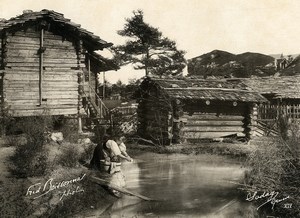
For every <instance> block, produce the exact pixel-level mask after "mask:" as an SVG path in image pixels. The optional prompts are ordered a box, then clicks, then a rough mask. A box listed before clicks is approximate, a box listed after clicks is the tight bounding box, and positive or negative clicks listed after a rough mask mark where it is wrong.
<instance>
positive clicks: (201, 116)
mask: <svg viewBox="0 0 300 218" xmlns="http://www.w3.org/2000/svg"><path fill="white" fill-rule="evenodd" d="M182 118H186V119H188V120H189V119H191V120H236V121H242V120H244V117H243V116H234V115H219V116H216V114H194V115H192V116H189V115H187V114H184V115H183V116H182Z"/></svg>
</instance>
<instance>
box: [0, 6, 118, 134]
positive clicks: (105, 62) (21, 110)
mask: <svg viewBox="0 0 300 218" xmlns="http://www.w3.org/2000/svg"><path fill="white" fill-rule="evenodd" d="M111 45H112V43H109V42H106V41H104V40H102V39H101V38H100V37H99V36H96V35H94V34H93V33H92V32H89V31H87V30H86V29H83V28H81V26H80V25H79V24H76V23H73V22H72V21H71V20H70V19H67V18H65V17H64V15H63V14H61V13H57V12H55V11H51V10H42V11H39V12H33V11H31V10H25V11H23V14H21V15H19V16H16V17H14V18H11V19H9V20H5V19H1V20H0V52H1V53H0V106H1V111H0V112H1V115H2V116H3V115H4V113H5V114H8V115H10V116H12V117H24V116H40V115H44V114H46V115H51V116H52V115H53V116H56V115H64V116H70V117H74V118H78V121H79V124H80V114H81V111H82V109H83V107H84V106H86V105H88V106H86V107H87V108H88V107H89V108H90V111H93V113H94V114H97V113H98V115H99V113H101V111H102V109H103V108H104V107H105V106H104V105H101V99H100V98H99V97H98V95H97V93H96V91H95V90H97V88H96V87H97V81H98V80H97V73H99V72H103V71H108V70H117V69H118V66H116V64H115V63H114V62H113V61H111V60H109V59H106V58H104V57H102V56H101V55H100V54H98V53H96V52H95V51H97V50H103V49H105V48H108V47H110V46H111ZM92 108H93V110H92ZM90 114H92V112H91V113H90ZM100 115H101V114H100ZM79 128H80V126H79Z"/></svg>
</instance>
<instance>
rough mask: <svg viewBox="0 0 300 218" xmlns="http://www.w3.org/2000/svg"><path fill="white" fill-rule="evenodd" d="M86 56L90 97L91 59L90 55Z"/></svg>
mask: <svg viewBox="0 0 300 218" xmlns="http://www.w3.org/2000/svg"><path fill="white" fill-rule="evenodd" d="M87 58H88V76H89V97H91V95H92V94H91V88H90V85H91V60H90V56H89V55H88V56H87Z"/></svg>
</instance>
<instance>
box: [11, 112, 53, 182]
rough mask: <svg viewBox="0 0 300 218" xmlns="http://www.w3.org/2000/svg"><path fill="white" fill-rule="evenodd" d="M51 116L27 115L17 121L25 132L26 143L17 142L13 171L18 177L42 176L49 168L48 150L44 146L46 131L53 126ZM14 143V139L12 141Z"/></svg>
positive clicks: (17, 125)
mask: <svg viewBox="0 0 300 218" xmlns="http://www.w3.org/2000/svg"><path fill="white" fill-rule="evenodd" d="M51 124H52V121H51V117H46V116H45V117H25V118H21V119H20V120H18V122H16V123H15V127H14V128H15V129H18V130H19V131H21V132H22V133H24V137H25V143H17V141H16V144H15V146H16V150H15V153H14V154H13V156H12V157H11V161H12V163H13V167H12V168H11V171H12V173H13V174H14V175H16V176H17V177H23V178H24V177H30V176H41V175H44V174H45V171H46V169H47V160H48V159H47V157H48V151H47V149H46V148H45V146H44V142H45V140H46V135H45V132H47V131H48V130H49V128H51ZM12 143H13V141H12Z"/></svg>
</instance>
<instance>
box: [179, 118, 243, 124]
mask: <svg viewBox="0 0 300 218" xmlns="http://www.w3.org/2000/svg"><path fill="white" fill-rule="evenodd" d="M243 124H244V123H243V121H239V120H192V119H189V120H188V122H186V124H185V125H186V126H207V125H210V126H242V125H243Z"/></svg>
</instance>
